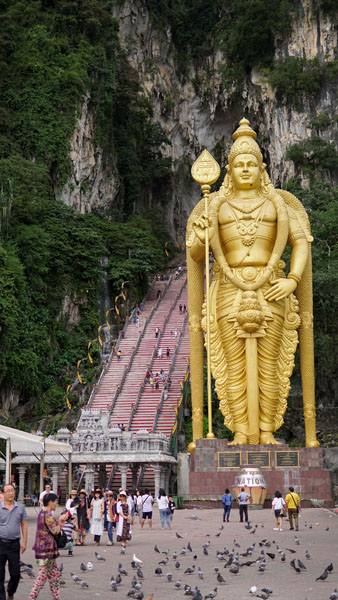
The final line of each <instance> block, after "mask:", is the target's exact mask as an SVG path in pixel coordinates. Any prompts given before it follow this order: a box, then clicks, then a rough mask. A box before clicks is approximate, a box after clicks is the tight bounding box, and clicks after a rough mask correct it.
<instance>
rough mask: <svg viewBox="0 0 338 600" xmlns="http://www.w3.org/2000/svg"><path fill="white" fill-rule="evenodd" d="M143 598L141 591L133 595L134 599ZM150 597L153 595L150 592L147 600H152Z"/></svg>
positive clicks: (140, 599) (141, 599)
mask: <svg viewBox="0 0 338 600" xmlns="http://www.w3.org/2000/svg"><path fill="white" fill-rule="evenodd" d="M143 598H144V593H143V592H140V593H139V594H135V595H134V600H143ZM152 598H153V595H152V594H150V596H148V600H152Z"/></svg>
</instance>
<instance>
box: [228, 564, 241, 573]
mask: <svg viewBox="0 0 338 600" xmlns="http://www.w3.org/2000/svg"><path fill="white" fill-rule="evenodd" d="M229 571H230V573H233V575H237V574H238V573H239V566H238V565H232V567H230V569H229Z"/></svg>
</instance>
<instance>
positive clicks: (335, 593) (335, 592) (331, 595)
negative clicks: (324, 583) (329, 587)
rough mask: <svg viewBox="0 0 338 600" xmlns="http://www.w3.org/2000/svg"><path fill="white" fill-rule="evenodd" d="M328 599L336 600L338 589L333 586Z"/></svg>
mask: <svg viewBox="0 0 338 600" xmlns="http://www.w3.org/2000/svg"><path fill="white" fill-rule="evenodd" d="M329 600H338V590H337V588H335V589H334V590H333V592H332V594H330V596H329Z"/></svg>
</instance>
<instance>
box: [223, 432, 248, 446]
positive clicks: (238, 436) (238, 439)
mask: <svg viewBox="0 0 338 600" xmlns="http://www.w3.org/2000/svg"><path fill="white" fill-rule="evenodd" d="M247 443H248V438H247V436H246V435H245V434H244V433H240V432H236V433H235V437H234V439H233V440H232V442H229V444H228V446H240V445H243V446H246V445H247Z"/></svg>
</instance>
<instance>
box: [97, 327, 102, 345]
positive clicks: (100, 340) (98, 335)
mask: <svg viewBox="0 0 338 600" xmlns="http://www.w3.org/2000/svg"><path fill="white" fill-rule="evenodd" d="M101 329H102V325H100V326H99V328H98V330H97V337H98V340H99V344H100V346H103V341H102V338H101V336H100V331H101Z"/></svg>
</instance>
